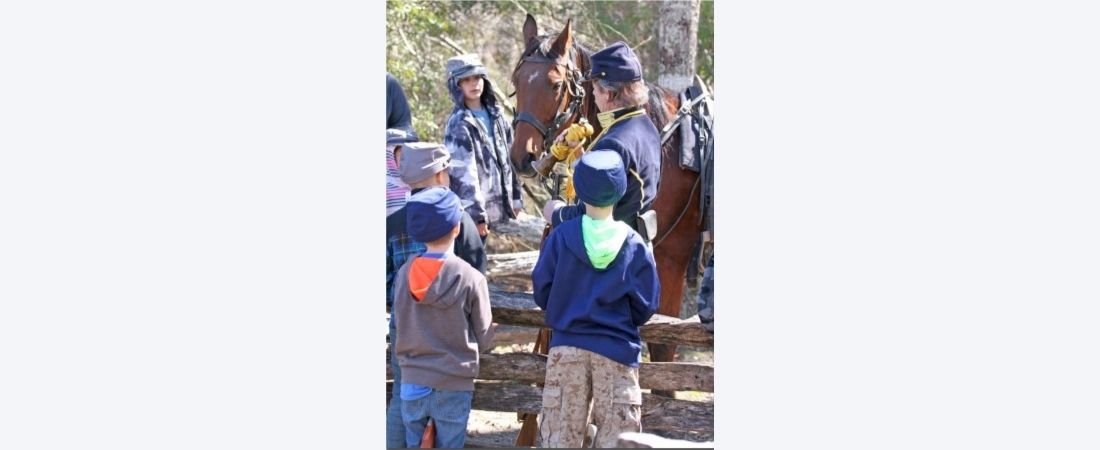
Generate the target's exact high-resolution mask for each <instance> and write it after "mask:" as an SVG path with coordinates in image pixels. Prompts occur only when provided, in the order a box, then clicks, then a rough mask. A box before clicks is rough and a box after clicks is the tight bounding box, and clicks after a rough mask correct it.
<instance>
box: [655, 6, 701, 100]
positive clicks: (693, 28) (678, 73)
mask: <svg viewBox="0 0 1100 450" xmlns="http://www.w3.org/2000/svg"><path fill="white" fill-rule="evenodd" d="M658 20H659V21H658V24H657V44H658V49H659V50H658V52H659V54H660V57H659V58H658V59H657V85H659V86H661V87H663V88H665V89H668V90H671V91H672V92H675V93H680V92H683V91H684V90H685V89H687V88H688V87H689V86H691V83H692V79H693V78H694V77H695V48H696V46H697V45H698V37H697V34H698V32H699V0H665V1H664V2H662V3H661V13H660V16H659V19H658Z"/></svg>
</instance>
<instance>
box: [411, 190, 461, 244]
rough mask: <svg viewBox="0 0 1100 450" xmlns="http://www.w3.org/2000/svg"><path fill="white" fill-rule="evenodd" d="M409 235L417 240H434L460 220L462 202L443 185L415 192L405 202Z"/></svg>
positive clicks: (451, 228) (426, 241)
mask: <svg viewBox="0 0 1100 450" xmlns="http://www.w3.org/2000/svg"><path fill="white" fill-rule="evenodd" d="M405 214H406V218H405V220H406V223H405V226H406V227H407V228H408V232H409V237H411V238H413V239H415V240H416V241H417V242H421V243H428V242H432V241H435V240H436V239H439V238H441V237H443V236H446V235H447V233H450V232H451V230H453V229H454V227H455V225H458V223H459V222H461V221H462V202H460V201H459V200H458V196H457V195H455V193H454V192H451V190H450V189H447V188H445V187H433V188H428V189H425V190H423V191H420V192H417V193H416V194H413V195H412V196H410V197H409V200H408V201H407V202H405Z"/></svg>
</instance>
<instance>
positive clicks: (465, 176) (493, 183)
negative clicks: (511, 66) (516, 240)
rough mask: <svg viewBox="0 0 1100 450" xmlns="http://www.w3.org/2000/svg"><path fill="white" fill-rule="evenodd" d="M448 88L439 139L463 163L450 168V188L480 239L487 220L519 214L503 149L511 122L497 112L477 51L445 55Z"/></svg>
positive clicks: (516, 180) (519, 201) (519, 204)
mask: <svg viewBox="0 0 1100 450" xmlns="http://www.w3.org/2000/svg"><path fill="white" fill-rule="evenodd" d="M447 88H448V89H449V90H450V92H451V99H452V100H453V101H454V104H455V107H454V109H453V110H452V111H451V116H450V117H449V118H448V119H447V127H446V129H445V131H444V134H443V143H444V144H446V146H447V150H449V151H450V152H451V155H453V156H454V158H455V159H456V160H459V161H462V162H464V163H465V166H464V167H456V168H454V169H451V190H453V191H455V193H456V194H458V196H459V198H461V199H462V200H463V202H464V203H466V204H467V205H468V206H466V211H467V212H469V213H470V216H472V217H473V218H474V221H475V222H477V227H478V232H479V233H480V234H481V237H482V238H483V239H484V238H485V237H487V236H488V234H489V225H490V224H497V223H499V222H503V221H507V220H509V219H514V218H517V217H519V213H520V211H522V210H523V198H522V193H521V191H520V186H519V178H516V175H515V173H514V172H513V171H512V164H511V162H510V161H509V159H508V151H509V149H510V148H511V146H512V126H511V124H509V123H508V121H507V120H506V119H505V118H504V116H502V115H501V113H500V108H499V107H498V106H497V98H496V95H494V94H493V89H492V85H491V84H490V82H489V78H488V72H487V71H486V70H485V66H484V65H482V64H481V58H479V57H478V56H477V55H476V54H466V55H459V56H456V57H454V58H451V59H449V60H448V61H447Z"/></svg>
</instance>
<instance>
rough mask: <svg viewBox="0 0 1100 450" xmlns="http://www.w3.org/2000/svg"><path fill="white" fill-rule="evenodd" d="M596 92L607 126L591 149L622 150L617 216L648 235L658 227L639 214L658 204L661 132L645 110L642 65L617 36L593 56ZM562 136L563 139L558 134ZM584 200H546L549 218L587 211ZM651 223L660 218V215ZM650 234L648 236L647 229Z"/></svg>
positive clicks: (592, 77) (646, 94)
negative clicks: (624, 179) (568, 202)
mask: <svg viewBox="0 0 1100 450" xmlns="http://www.w3.org/2000/svg"><path fill="white" fill-rule="evenodd" d="M591 61H592V71H591V72H590V73H589V75H588V79H589V80H592V93H593V95H594V96H595V101H596V107H597V108H598V109H599V111H600V113H599V121H600V126H601V127H602V128H603V132H601V133H600V135H599V136H597V137H596V139H594V140H593V142H592V145H591V146H589V147H588V150H589V151H612V152H615V153H618V154H619V157H620V158H622V161H623V165H624V167H625V168H626V177H627V186H626V193H625V194H624V195H623V197H622V198H621V199H619V201H618V203H616V204H615V220H619V221H622V222H624V223H626V224H628V225H630V226H631V228H634V229H635V231H639V232H641V234H642V237H643V238H645V239H646V240H649V239H651V238H652V237H651V236H652V233H654V232H655V230H654V229H652V228H653V227H652V226H651V227H650V229H649V230H644V229H641V228H640V227H639V222H640V220H641V218H640V216H641V215H643V214H644V213H646V212H647V211H650V210H651V209H652V207H653V198H654V197H656V196H657V184H658V182H659V181H660V179H661V137H660V135H659V133H658V131H657V127H656V126H655V125H654V124H653V121H652V120H650V118H649V116H648V115H646V112H645V104H646V102H647V100H648V98H649V89H648V88H646V86H645V80H643V79H642V65H641V63H639V62H638V57H637V55H635V54H634V51H633V50H631V49H630V47H628V46H627V45H626V44H624V43H622V42H616V43H614V44H611V45H609V46H607V48H604V49H603V50H600V51H598V52H596V53H594V54H592V57H591ZM559 139H561V138H560V137H559ZM584 212H585V206H584V204H583V203H580V204H576V205H566V204H565V202H563V201H561V200H552V201H550V202H548V203H547V205H546V208H545V209H544V210H543V214H544V215H545V216H546V221H547V222H549V223H551V224H552V225H553V226H555V227H556V226H558V224H560V223H561V222H563V221H566V220H569V219H573V218H577V217H580V216H583V215H584ZM647 223H651V224H655V223H656V221H655V220H654V221H652V222H649V221H647ZM643 231H648V233H649V235H648V236H647V233H646V232H643Z"/></svg>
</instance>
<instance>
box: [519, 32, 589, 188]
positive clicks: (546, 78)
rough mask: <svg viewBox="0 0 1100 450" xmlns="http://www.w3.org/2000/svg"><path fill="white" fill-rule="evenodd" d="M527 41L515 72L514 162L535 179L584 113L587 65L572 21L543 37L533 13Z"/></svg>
mask: <svg viewBox="0 0 1100 450" xmlns="http://www.w3.org/2000/svg"><path fill="white" fill-rule="evenodd" d="M523 42H524V48H525V50H524V52H523V56H522V57H521V58H520V60H519V62H518V63H516V68H515V70H514V71H513V72H512V85H513V86H514V87H515V91H516V94H515V95H516V117H515V120H514V121H513V123H512V126H513V128H514V130H515V140H514V141H513V142H512V150H511V160H512V166H513V167H515V169H516V173H518V174H520V175H524V176H528V177H531V176H535V169H534V168H533V167H532V166H531V163H532V162H533V161H536V160H538V158H540V157H541V156H542V154H543V152H545V151H546V149H547V148H549V145H550V144H551V143H552V141H553V140H554V138H555V137H556V136H557V135H558V133H560V132H561V130H564V129H565V128H567V127H568V126H569V125H570V124H572V123H573V122H575V121H576V120H577V118H579V117H580V115H581V113H582V104H583V102H584V100H585V99H584V97H585V95H584V88H583V87H582V86H581V81H580V79H581V78H582V76H583V71H584V70H586V69H587V67H582V65H587V61H586V60H585V58H584V53H583V51H582V50H580V49H579V48H575V46H574V43H573V30H572V28H571V26H570V22H566V24H565V28H564V29H563V30H562V31H561V32H560V33H558V35H557V37H556V38H555V37H553V36H539V35H538V25H537V24H536V23H535V18H534V17H532V16H531V15H530V14H528V15H527V21H526V22H524V24H523Z"/></svg>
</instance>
